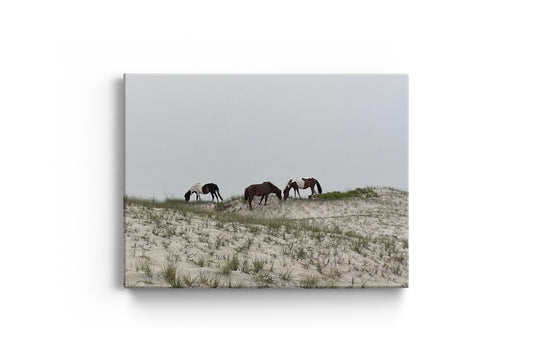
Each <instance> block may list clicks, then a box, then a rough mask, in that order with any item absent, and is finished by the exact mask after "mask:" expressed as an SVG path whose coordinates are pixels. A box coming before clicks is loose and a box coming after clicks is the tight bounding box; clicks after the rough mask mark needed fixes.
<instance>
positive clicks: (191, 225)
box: [124, 74, 409, 288]
mask: <svg viewBox="0 0 533 355" xmlns="http://www.w3.org/2000/svg"><path fill="white" fill-rule="evenodd" d="M124 85H125V114H126V117H125V121H126V122H125V127H126V128H125V195H124V258H125V260H124V284H125V286H126V287H156V288H170V287H174V288H187V287H193V288H199V287H200V288H249V287H252V288H363V287H407V286H408V276H409V253H408V250H409V248H408V247H409V242H408V197H409V193H408V77H407V75H397V74H394V75H355V74H336V75H162V74H153V75H152V74H126V75H125V77H124Z"/></svg>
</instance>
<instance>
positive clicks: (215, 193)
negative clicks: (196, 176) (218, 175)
mask: <svg viewBox="0 0 533 355" xmlns="http://www.w3.org/2000/svg"><path fill="white" fill-rule="evenodd" d="M193 193H195V194H196V201H198V200H199V199H200V194H204V195H207V194H209V193H210V194H211V202H213V201H214V200H215V197H216V198H217V202H218V198H219V197H220V199H221V200H222V201H224V199H223V198H222V196H220V191H219V189H218V186H217V185H216V184H213V183H211V182H210V183H208V184H202V183H199V182H198V183H196V184H194V185H192V186H191V188H190V189H189V191H187V192H186V193H185V201H187V202H189V200H190V199H191V194H193Z"/></svg>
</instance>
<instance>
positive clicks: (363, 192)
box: [315, 187, 378, 200]
mask: <svg viewBox="0 0 533 355" xmlns="http://www.w3.org/2000/svg"><path fill="white" fill-rule="evenodd" d="M315 197H316V198H317V199H319V200H338V199H341V198H348V197H357V198H364V199H367V198H373V197H378V194H377V193H376V192H375V191H374V190H373V189H371V188H368V187H366V188H357V189H355V190H350V191H346V192H340V191H333V192H325V193H323V194H320V195H315Z"/></svg>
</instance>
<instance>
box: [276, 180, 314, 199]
mask: <svg viewBox="0 0 533 355" xmlns="http://www.w3.org/2000/svg"><path fill="white" fill-rule="evenodd" d="M315 185H316V187H317V188H318V193H319V194H321V193H322V186H320V183H319V182H318V180H316V179H315V178H292V179H290V180H289V182H288V183H287V186H286V187H285V189H284V190H283V200H284V201H285V200H287V198H288V197H289V192H290V191H291V189H294V198H296V193H298V197H300V198H301V197H302V196H300V189H307V188H308V187H310V188H311V195H309V198H311V197H313V195H314V194H315Z"/></svg>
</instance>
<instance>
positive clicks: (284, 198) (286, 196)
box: [283, 185, 291, 201]
mask: <svg viewBox="0 0 533 355" xmlns="http://www.w3.org/2000/svg"><path fill="white" fill-rule="evenodd" d="M290 189H291V188H290V187H289V185H287V187H286V188H285V189H284V190H283V201H287V199H288V198H289V191H290Z"/></svg>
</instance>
